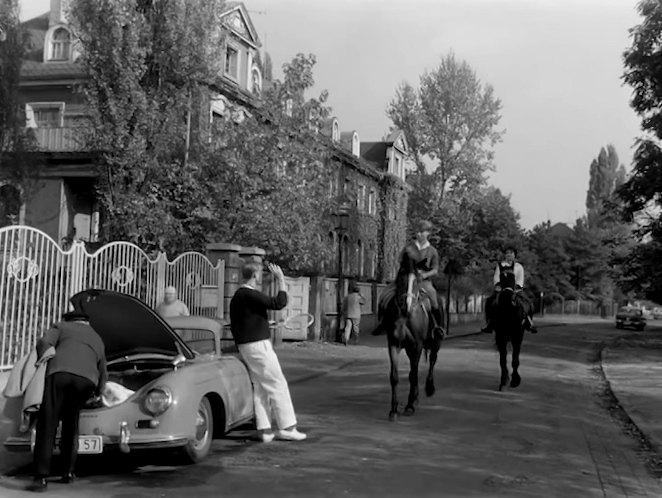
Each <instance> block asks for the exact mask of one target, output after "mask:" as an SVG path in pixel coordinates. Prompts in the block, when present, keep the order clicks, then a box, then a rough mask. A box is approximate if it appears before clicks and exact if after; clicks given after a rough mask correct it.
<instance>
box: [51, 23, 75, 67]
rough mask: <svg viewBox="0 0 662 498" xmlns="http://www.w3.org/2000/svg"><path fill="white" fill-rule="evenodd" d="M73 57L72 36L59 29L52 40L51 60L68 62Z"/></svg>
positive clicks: (66, 31) (65, 30)
mask: <svg viewBox="0 0 662 498" xmlns="http://www.w3.org/2000/svg"><path fill="white" fill-rule="evenodd" d="M70 56H71V34H70V33H69V31H68V30H67V29H65V28H57V29H56V30H55V31H54V32H53V37H52V38H51V52H50V57H49V59H50V60H53V61H66V60H69V57H70Z"/></svg>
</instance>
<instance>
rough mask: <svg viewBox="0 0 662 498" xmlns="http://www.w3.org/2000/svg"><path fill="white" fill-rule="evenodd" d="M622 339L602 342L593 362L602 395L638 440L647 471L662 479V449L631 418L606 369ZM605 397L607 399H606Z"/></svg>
mask: <svg viewBox="0 0 662 498" xmlns="http://www.w3.org/2000/svg"><path fill="white" fill-rule="evenodd" d="M621 337H623V336H619V337H617V338H615V339H613V340H611V341H609V342H608V343H605V342H602V343H601V344H600V346H599V349H598V351H597V359H594V360H593V362H594V364H595V367H594V368H595V370H597V372H596V373H597V375H598V376H599V377H600V380H601V384H602V385H601V386H600V388H601V390H602V392H601V393H600V394H601V396H602V397H603V401H606V402H607V406H606V407H605V408H606V409H607V411H608V412H609V414H610V415H611V416H612V418H614V419H615V420H616V421H617V422H618V423H619V424H620V425H621V428H622V430H623V432H624V433H625V434H626V435H628V436H630V437H631V438H633V439H635V440H636V442H637V445H638V447H639V452H640V453H641V455H642V456H643V457H644V458H645V463H646V467H647V469H648V470H649V471H650V472H651V474H653V475H654V476H655V477H656V478H659V479H662V454H661V453H660V451H658V449H660V448H662V447H661V446H659V445H658V444H656V442H655V441H654V440H653V439H652V437H651V436H650V434H647V433H646V432H644V430H643V429H642V428H641V426H640V425H639V424H637V422H635V420H634V419H633V418H632V417H631V416H630V414H629V413H628V411H627V409H626V408H625V406H624V405H623V403H621V400H620V399H619V398H618V396H616V393H614V390H613V389H612V381H610V380H609V376H608V374H607V372H606V370H605V367H604V359H605V352H606V351H607V350H609V349H610V348H614V347H615V346H616V344H617V343H618V341H619V340H620V339H621ZM604 397H606V398H607V399H604Z"/></svg>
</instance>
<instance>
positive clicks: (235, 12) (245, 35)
mask: <svg viewBox="0 0 662 498" xmlns="http://www.w3.org/2000/svg"><path fill="white" fill-rule="evenodd" d="M219 18H221V19H222V20H223V24H224V25H225V26H227V27H228V28H230V29H231V30H232V32H233V33H234V34H235V35H237V36H239V37H240V38H242V39H243V40H244V41H246V42H247V43H249V44H250V45H253V46H254V47H255V48H258V47H261V46H262V43H261V42H260V37H259V36H258V35H257V30H256V29H255V26H254V25H253V21H251V16H250V15H249V14H248V10H247V9H246V6H245V5H244V3H243V2H225V4H224V5H223V11H222V12H221V13H220V15H219Z"/></svg>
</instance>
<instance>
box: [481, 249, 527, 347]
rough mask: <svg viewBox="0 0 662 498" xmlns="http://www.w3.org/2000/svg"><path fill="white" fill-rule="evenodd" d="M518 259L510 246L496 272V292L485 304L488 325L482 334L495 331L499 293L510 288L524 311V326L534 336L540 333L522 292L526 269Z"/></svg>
mask: <svg viewBox="0 0 662 498" xmlns="http://www.w3.org/2000/svg"><path fill="white" fill-rule="evenodd" d="M516 257H517V249H516V248H515V247H514V246H508V247H506V249H505V250H504V258H503V261H501V262H500V263H498V264H497V266H496V268H495V270H494V278H493V282H494V292H493V293H492V295H491V296H490V297H489V298H488V299H487V302H486V303H485V315H486V318H487V325H486V326H485V327H484V328H483V329H481V330H482V332H485V333H489V332H492V331H493V330H494V328H493V325H492V318H493V313H494V309H495V308H496V303H497V302H498V298H499V293H500V292H501V291H502V290H503V289H505V288H510V289H513V291H515V296H516V300H517V305H518V306H521V307H522V308H523V310H524V316H525V317H526V318H525V320H526V323H525V324H524V326H525V328H526V329H527V330H530V331H531V333H532V334H535V333H537V332H538V330H537V329H536V327H535V326H534V325H533V317H532V316H531V311H532V305H531V302H530V301H529V300H528V299H527V298H526V296H525V295H524V293H523V292H522V290H523V289H524V267H523V266H522V265H521V264H520V263H518V262H517V261H515V258H516Z"/></svg>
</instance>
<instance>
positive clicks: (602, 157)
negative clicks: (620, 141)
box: [586, 144, 625, 228]
mask: <svg viewBox="0 0 662 498" xmlns="http://www.w3.org/2000/svg"><path fill="white" fill-rule="evenodd" d="M624 181H625V166H623V165H622V164H620V162H619V159H618V154H617V153H616V149H615V148H614V146H613V145H611V144H609V145H607V149H605V148H604V147H603V148H602V149H600V153H599V154H598V157H597V158H595V159H593V161H592V162H591V167H590V171H589V186H588V191H587V193H586V213H587V216H588V225H589V227H591V228H597V227H600V226H601V225H602V223H603V221H602V217H603V215H604V213H603V210H604V209H605V207H606V203H608V202H609V201H611V200H612V198H613V196H614V192H615V190H616V189H617V188H619V187H620V186H621V185H622V184H623V183H624Z"/></svg>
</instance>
